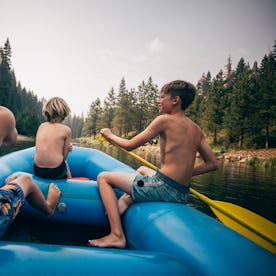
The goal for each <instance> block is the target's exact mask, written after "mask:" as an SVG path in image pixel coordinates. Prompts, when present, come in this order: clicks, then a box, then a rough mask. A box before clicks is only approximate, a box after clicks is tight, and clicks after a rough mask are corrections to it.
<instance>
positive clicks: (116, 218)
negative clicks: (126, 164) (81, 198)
mask: <svg viewBox="0 0 276 276" xmlns="http://www.w3.org/2000/svg"><path fill="white" fill-rule="evenodd" d="M134 177H135V174H124V173H110V172H104V173H101V174H99V176H98V186H99V190H100V194H101V198H102V201H103V204H104V207H105V209H106V213H107V216H108V219H109V223H110V230H111V231H110V234H109V235H107V236H105V237H103V238H101V239H96V240H89V241H88V243H89V244H90V245H91V246H96V247H117V248H124V247H125V245H126V239H125V235H124V232H123V228H122V224H121V218H120V213H119V209H118V203H117V197H116V194H115V192H114V190H113V188H115V187H116V188H119V189H121V190H123V191H124V192H126V193H130V191H131V184H132V182H133V179H134Z"/></svg>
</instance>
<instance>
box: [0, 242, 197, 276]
mask: <svg viewBox="0 0 276 276" xmlns="http://www.w3.org/2000/svg"><path fill="white" fill-rule="evenodd" d="M0 267H1V275H17V274H18V273H19V269H20V275H28V276H29V275H33V274H39V275H41V276H44V275H60V276H62V275H65V276H68V275H127V276H129V275H132V276H134V275H137V276H138V275H139V276H140V275H161V276H162V275H164V276H165V275H166V276H168V275H176V276H177V275H179V276H180V275H181V276H185V275H192V273H191V271H190V270H189V269H188V268H187V267H185V266H184V265H183V264H182V263H180V262H179V261H177V260H176V259H174V258H172V257H170V256H167V255H165V254H160V253H156V252H142V251H130V250H123V249H121V250H120V249H105V250H104V249H94V248H88V247H87V248H86V247H80V246H59V245H49V244H36V243H16V242H10V243H6V242H1V241H0Z"/></svg>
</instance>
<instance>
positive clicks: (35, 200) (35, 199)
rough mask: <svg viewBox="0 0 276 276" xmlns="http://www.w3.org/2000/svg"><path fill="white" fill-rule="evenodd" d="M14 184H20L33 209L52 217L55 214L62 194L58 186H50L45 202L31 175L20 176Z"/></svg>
mask: <svg viewBox="0 0 276 276" xmlns="http://www.w3.org/2000/svg"><path fill="white" fill-rule="evenodd" d="M12 182H14V183H16V184H18V185H19V186H20V187H21V188H22V190H23V192H24V195H25V197H26V199H27V201H28V202H29V203H30V205H31V206H32V207H33V208H35V209H37V210H39V211H41V212H43V213H45V214H47V215H52V214H53V213H54V211H55V208H56V205H57V203H58V201H59V198H60V194H61V192H60V190H59V188H58V187H57V186H56V185H54V184H53V183H51V184H50V185H49V190H48V196H47V199H46V200H45V198H44V195H43V194H42V192H41V190H40V189H39V188H38V186H37V185H36V184H35V183H34V182H33V181H32V179H31V177H30V176H29V175H20V176H19V177H17V178H16V179H15V180H13V181H12Z"/></svg>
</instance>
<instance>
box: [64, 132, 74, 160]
mask: <svg viewBox="0 0 276 276" xmlns="http://www.w3.org/2000/svg"><path fill="white" fill-rule="evenodd" d="M72 150H73V146H72V143H71V129H70V128H68V130H67V135H66V138H65V142H64V149H63V156H64V160H66V159H67V156H68V153H69V152H71V151H72Z"/></svg>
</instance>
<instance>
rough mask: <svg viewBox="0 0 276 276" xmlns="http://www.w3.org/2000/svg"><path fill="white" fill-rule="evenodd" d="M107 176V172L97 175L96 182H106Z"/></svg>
mask: <svg viewBox="0 0 276 276" xmlns="http://www.w3.org/2000/svg"><path fill="white" fill-rule="evenodd" d="M107 175H108V172H101V173H99V174H98V177H97V182H98V183H99V182H101V181H103V180H106V177H107Z"/></svg>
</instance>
